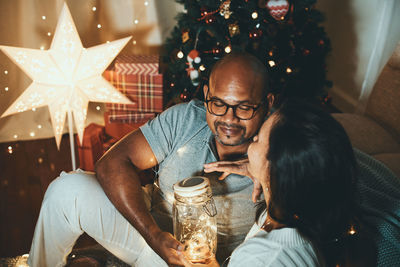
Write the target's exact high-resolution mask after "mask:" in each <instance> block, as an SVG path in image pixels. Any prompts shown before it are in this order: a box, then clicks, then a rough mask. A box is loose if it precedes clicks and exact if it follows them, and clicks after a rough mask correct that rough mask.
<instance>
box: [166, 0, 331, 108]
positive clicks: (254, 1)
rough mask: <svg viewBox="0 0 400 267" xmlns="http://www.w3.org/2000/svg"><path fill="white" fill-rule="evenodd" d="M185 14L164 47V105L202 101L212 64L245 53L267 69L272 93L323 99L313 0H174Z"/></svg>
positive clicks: (324, 48)
mask: <svg viewBox="0 0 400 267" xmlns="http://www.w3.org/2000/svg"><path fill="white" fill-rule="evenodd" d="M176 1H177V2H178V3H181V4H183V5H184V8H185V11H184V12H183V13H180V14H178V16H177V26H175V28H174V29H173V31H172V33H171V36H170V38H168V39H167V40H166V42H165V46H164V50H163V57H162V61H163V63H165V71H164V75H165V76H164V77H165V87H164V88H165V100H166V104H167V106H168V105H171V104H172V103H177V102H181V101H188V100H190V99H192V98H194V97H197V98H200V99H202V97H203V96H202V89H201V88H202V85H203V84H204V83H207V81H208V76H209V73H210V70H211V68H212V66H213V65H214V63H215V62H216V61H217V60H218V59H220V58H221V57H223V56H224V55H226V54H227V53H230V52H232V51H247V52H249V53H251V54H254V55H255V56H257V57H258V58H259V59H261V61H262V62H263V63H265V65H266V66H267V67H268V69H269V73H270V76H271V81H272V88H273V91H274V93H278V94H280V95H282V96H283V97H310V98H317V97H321V98H322V99H326V96H327V88H329V87H330V86H331V83H330V82H329V81H327V80H326V66H325V60H326V56H327V54H328V52H329V51H330V42H329V39H328V37H327V36H326V33H325V30H324V28H323V27H322V26H321V25H320V24H321V22H322V21H323V19H324V18H323V16H322V14H321V12H319V11H318V10H316V9H315V3H316V0H225V1H224V0H176Z"/></svg>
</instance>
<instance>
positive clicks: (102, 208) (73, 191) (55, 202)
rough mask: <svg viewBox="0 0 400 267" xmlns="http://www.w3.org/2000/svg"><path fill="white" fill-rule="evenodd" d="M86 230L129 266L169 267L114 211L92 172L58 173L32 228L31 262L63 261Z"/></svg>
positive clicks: (42, 266) (42, 265) (35, 266)
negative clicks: (33, 231) (33, 228)
mask: <svg viewBox="0 0 400 267" xmlns="http://www.w3.org/2000/svg"><path fill="white" fill-rule="evenodd" d="M83 232H86V233H87V234H88V235H89V236H91V237H92V238H94V239H95V240H96V241H97V242H98V243H99V244H101V245H102V246H103V247H104V248H106V249H107V250H108V251H110V252H111V253H113V254H114V255H115V256H117V257H118V258H120V259H121V260H123V261H124V262H126V263H128V264H130V265H133V266H167V264H166V263H165V262H164V261H163V260H162V259H161V258H160V256H158V255H157V254H156V253H155V252H154V251H153V250H152V249H151V248H150V246H149V245H147V243H146V242H145V240H144V239H143V237H142V236H141V235H140V234H139V232H137V231H136V229H135V228H134V227H133V226H132V225H131V224H130V223H129V222H128V221H127V220H126V219H125V218H124V217H123V216H122V215H121V214H120V213H119V212H118V211H117V209H116V208H115V207H114V205H113V204H111V202H110V201H109V199H108V198H107V196H106V195H105V193H104V191H103V189H102V188H101V186H100V185H99V183H98V182H97V180H96V178H95V176H94V174H93V173H87V172H83V171H80V170H78V171H76V172H73V173H69V174H67V173H65V172H63V173H61V175H60V177H58V178H57V179H56V180H54V181H53V182H52V183H51V184H50V186H49V188H48V189H47V191H46V194H45V196H44V200H43V203H42V207H41V210H40V215H39V219H38V222H37V224H36V228H35V234H34V237H33V241H32V247H31V251H30V253H29V260H28V263H29V266H31V267H46V266H49V267H55V266H57V267H58V266H63V265H65V264H66V258H67V256H68V254H69V253H70V252H71V250H72V247H73V245H74V244H75V242H76V240H77V239H78V237H79V236H80V235H81V234H82V233H83Z"/></svg>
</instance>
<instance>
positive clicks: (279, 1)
mask: <svg viewBox="0 0 400 267" xmlns="http://www.w3.org/2000/svg"><path fill="white" fill-rule="evenodd" d="M289 6H290V5H289V1H288V0H267V2H266V3H265V7H266V8H267V9H268V11H269V14H270V15H271V17H273V18H274V19H276V20H284V19H285V16H286V14H287V13H288V11H289Z"/></svg>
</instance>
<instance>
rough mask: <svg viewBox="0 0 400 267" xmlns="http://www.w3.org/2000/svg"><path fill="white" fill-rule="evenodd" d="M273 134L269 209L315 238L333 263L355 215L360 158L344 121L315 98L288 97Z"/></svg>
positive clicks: (319, 247) (274, 214) (275, 215)
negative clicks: (313, 101)
mask: <svg viewBox="0 0 400 267" xmlns="http://www.w3.org/2000/svg"><path fill="white" fill-rule="evenodd" d="M274 114H275V115H276V116H274V119H275V121H274V122H273V125H272V126H271V130H270V136H269V151H268V154H267V159H268V161H269V172H270V199H269V203H267V209H268V213H269V215H270V216H271V218H273V219H274V220H276V221H277V222H279V223H282V224H285V225H286V226H287V227H293V228H296V229H297V230H298V231H299V232H300V234H302V235H303V236H304V237H305V238H307V239H309V240H311V241H312V243H313V244H314V245H315V246H316V248H317V250H318V251H319V252H320V253H321V254H322V255H323V257H324V260H325V262H326V263H327V264H328V265H336V262H337V255H332V254H336V253H332V252H333V250H332V249H333V248H334V247H335V246H336V247H337V246H338V244H340V243H341V242H340V241H341V240H343V239H344V238H347V237H346V236H347V235H346V233H347V232H348V230H349V228H350V226H351V225H352V224H353V223H354V218H355V216H354V215H355V213H356V211H355V205H354V202H355V199H354V198H355V194H354V193H355V183H356V160H355V157H354V152H353V148H352V146H351V143H350V140H349V138H348V136H347V134H346V132H345V131H344V129H343V127H342V126H341V125H340V124H339V123H338V122H337V121H336V120H335V119H334V118H333V117H332V116H331V115H330V114H329V113H327V112H325V111H323V110H321V109H319V108H317V107H315V106H314V105H311V104H306V103H304V102H298V101H294V100H291V101H287V102H285V103H283V104H282V105H281V106H280V108H278V109H277V111H276V112H275V113H274Z"/></svg>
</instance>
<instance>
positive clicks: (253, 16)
mask: <svg viewBox="0 0 400 267" xmlns="http://www.w3.org/2000/svg"><path fill="white" fill-rule="evenodd" d="M251 17H252V18H253V19H256V18H258V13H257V12H256V11H254V12H253V13H251Z"/></svg>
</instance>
